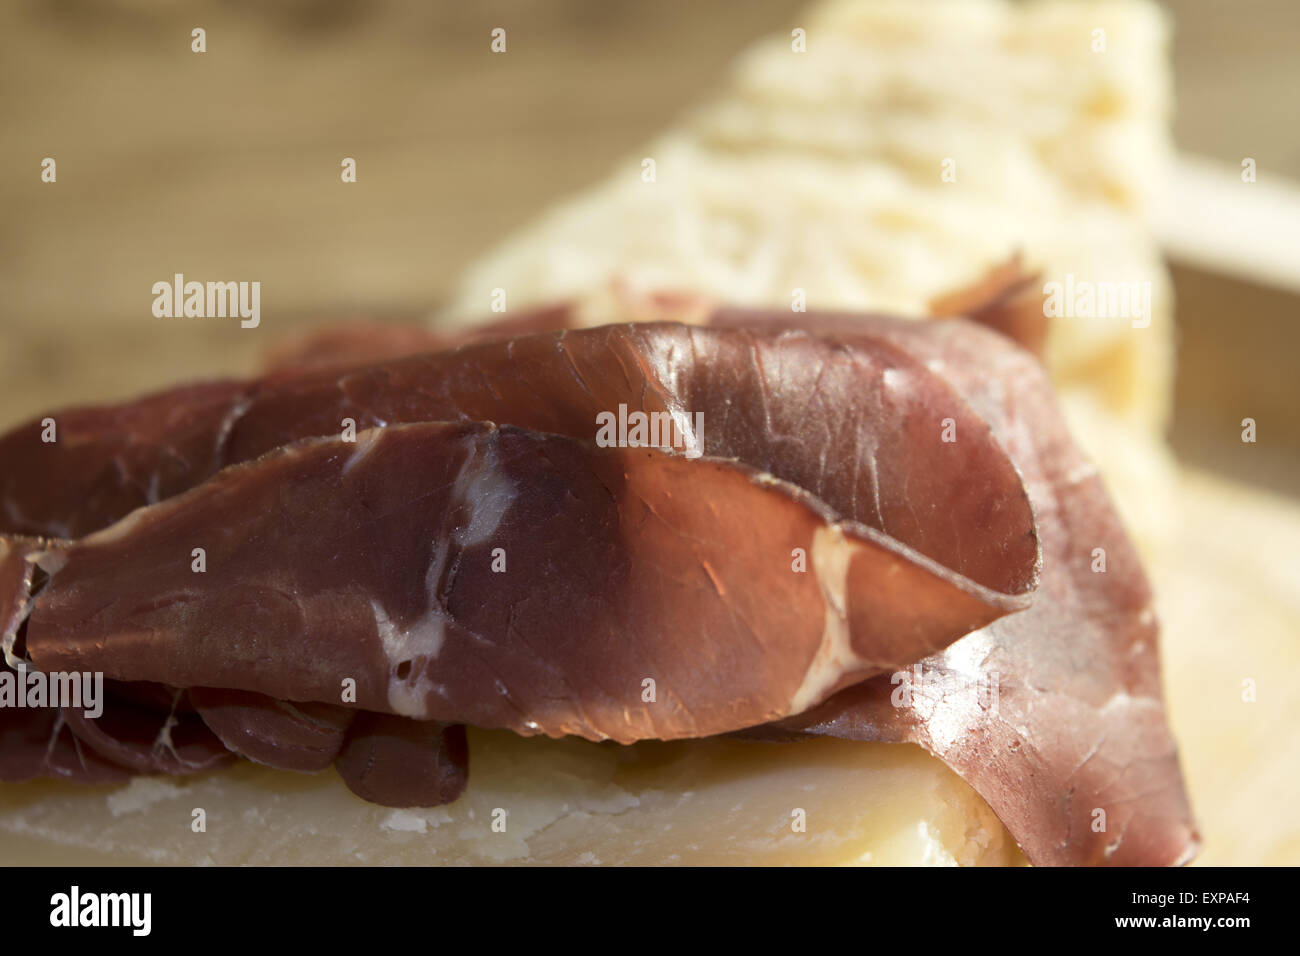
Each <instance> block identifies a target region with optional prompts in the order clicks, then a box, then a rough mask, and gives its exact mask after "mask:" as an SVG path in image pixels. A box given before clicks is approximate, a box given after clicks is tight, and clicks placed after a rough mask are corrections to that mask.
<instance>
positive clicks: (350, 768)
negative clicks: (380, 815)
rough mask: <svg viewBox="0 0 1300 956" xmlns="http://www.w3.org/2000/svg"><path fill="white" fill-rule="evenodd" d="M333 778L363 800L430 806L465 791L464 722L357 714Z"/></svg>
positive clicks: (382, 803)
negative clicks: (440, 721) (337, 776)
mask: <svg viewBox="0 0 1300 956" xmlns="http://www.w3.org/2000/svg"><path fill="white" fill-rule="evenodd" d="M335 766H336V767H337V768H338V771H339V776H341V777H342V778H343V782H344V783H346V784H347V785H348V789H349V790H351V791H352V792H353V793H355V794H356V795H357V796H358V797H360V798H361V799H363V800H368V801H370V802H371V803H378V804H380V805H381V806H385V807H435V806H438V805H440V804H444V803H451V802H452V801H453V800H455V799H456V798H457V797H459V796H460V795H461V792H462V791H463V790H464V789H465V780H466V772H467V770H468V766H469V745H468V743H467V742H466V739H465V728H464V726H448V725H446V724H440V723H438V722H437V721H433V720H409V719H407V718H405V717H394V716H392V715H390V714H374V713H361V714H358V715H357V719H356V721H355V722H354V723H353V725H352V729H351V731H350V732H349V733H348V737H347V742H346V743H345V744H344V746H343V752H342V753H341V754H340V755H339V759H338V762H337V763H336V764H335Z"/></svg>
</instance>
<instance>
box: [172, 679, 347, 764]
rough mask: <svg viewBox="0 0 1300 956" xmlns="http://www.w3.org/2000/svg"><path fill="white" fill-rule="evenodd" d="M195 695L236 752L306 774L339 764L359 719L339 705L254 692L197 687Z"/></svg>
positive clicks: (200, 708) (204, 713) (193, 698)
mask: <svg viewBox="0 0 1300 956" xmlns="http://www.w3.org/2000/svg"><path fill="white" fill-rule="evenodd" d="M189 696H190V702H191V703H192V704H193V705H194V708H195V710H197V711H198V713H199V715H200V716H201V717H202V718H203V720H204V722H205V723H206V724H207V725H208V727H209V728H211V730H212V732H213V733H214V734H216V735H217V736H218V737H219V738H221V742H222V743H223V744H225V745H226V747H228V748H229V749H230V750H231V751H232V752H233V753H237V754H239V755H240V756H241V757H247V758H248V759H249V760H252V761H255V762H256V763H261V764H266V765H267V766H268V767H276V768H278V769H280V770H297V771H299V772H301V773H314V772H315V771H317V770H324V769H325V768H327V767H328V766H329V765H330V764H332V763H333V762H334V759H335V758H336V757H337V756H338V755H339V751H341V750H342V749H343V741H344V740H345V738H346V736H347V730H348V727H349V726H350V725H351V724H352V718H353V716H354V715H355V712H354V711H352V710H350V709H348V708H346V707H340V706H336V705H333V704H318V703H300V704H291V703H289V702H288V701H283V700H276V699H275V698H273V697H267V696H265V695H263V694H253V693H249V692H248V691H238V690H218V689H216V688H212V687H195V688H192V689H191V690H190V692H189Z"/></svg>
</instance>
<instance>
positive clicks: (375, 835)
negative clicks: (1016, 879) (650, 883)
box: [0, 731, 1020, 865]
mask: <svg viewBox="0 0 1300 956" xmlns="http://www.w3.org/2000/svg"><path fill="white" fill-rule="evenodd" d="M470 752H471V770H470V785H469V789H468V791H467V792H466V793H465V795H464V796H463V797H462V798H461V799H460V800H459V801H457V802H456V803H454V804H452V805H450V806H447V807H442V808H437V809H432V810H414V811H406V810H399V811H394V810H388V809H384V808H382V807H376V806H372V805H368V804H365V803H363V802H362V801H360V800H358V799H357V798H356V797H354V796H352V794H350V793H349V792H348V791H347V789H346V788H345V787H344V786H343V785H342V783H341V782H340V781H339V779H338V777H337V776H336V775H335V774H334V772H333V771H328V772H326V773H323V774H319V775H315V776H301V775H294V774H285V773H277V772H274V771H270V770H266V769H263V768H257V767H252V766H247V765H246V766H241V767H239V768H236V769H234V770H231V771H227V772H223V773H217V774H210V775H207V776H205V777H203V778H201V779H182V780H168V779H161V778H154V779H147V780H146V779H138V780H136V781H134V782H132V783H130V784H127V785H121V786H116V787H108V788H103V787H97V788H93V789H92V788H79V787H74V786H69V785H60V784H49V783H37V784H28V785H23V786H11V787H0V834H3V836H2V837H0V863H4V864H13V863H37V862H48V863H55V862H58V863H79V862H85V863H103V862H110V861H111V862H119V863H124V862H133V863H137V862H138V863H183V864H205V863H216V864H236V863H263V864H275V863H299V864H349V863H358V864H376V863H406V864H424V863H427V864H452V863H459V864H466V863H488V864H506V863H509V864H526V863H534V864H538V863H554V864H566V865H567V864H593V865H595V864H682V865H690V864H840V863H857V864H917V863H920V864H933V865H957V864H1006V863H1012V862H1018V861H1019V859H1020V855H1019V852H1018V850H1017V849H1016V847H1015V844H1014V843H1013V842H1012V841H1011V840H1010V838H1009V837H1008V836H1007V834H1006V832H1005V831H1004V830H1003V828H1002V826H1001V825H1000V824H999V823H998V822H997V820H996V818H994V816H993V814H992V813H991V812H990V811H989V809H988V807H987V806H986V805H985V804H984V803H983V801H981V800H980V799H979V798H978V797H977V796H976V795H975V794H974V793H973V792H972V791H971V789H970V788H969V787H967V786H966V785H965V784H964V783H963V782H962V781H961V780H959V779H958V778H957V777H956V776H955V775H954V774H952V773H951V772H950V771H949V770H948V769H947V768H946V767H944V766H943V765H942V764H940V763H939V762H938V761H936V760H934V759H933V758H931V757H929V756H927V755H926V754H924V753H923V752H922V751H921V750H920V749H919V748H916V747H913V746H910V745H909V746H897V745H888V744H852V743H847V742H843V741H830V740H819V741H809V742H807V743H800V744H792V745H783V744H766V743H745V742H739V741H708V742H698V741H697V742H688V743H674V744H641V745H637V746H635V747H621V746H619V745H616V744H594V743H589V742H586V741H578V740H563V741H552V740H544V739H525V738H521V737H516V736H514V735H512V734H509V733H488V732H478V731H474V732H471V734H470ZM197 807H201V808H203V809H204V810H205V811H206V815H207V821H206V826H207V831H206V832H205V833H194V832H192V831H191V820H192V814H193V811H194V809H195V808H197ZM497 810H504V811H506V813H505V815H504V817H503V819H504V830H501V829H500V825H499V824H498V829H496V830H494V828H493V821H494V819H502V817H501V815H500V814H495V815H494V811H497ZM798 811H802V814H801V815H800V814H799V813H798ZM800 817H802V820H803V821H804V829H803V830H802V831H797V830H796V825H797V823H798V822H799V819H800Z"/></svg>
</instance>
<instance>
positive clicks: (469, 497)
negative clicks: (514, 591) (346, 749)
mask: <svg viewBox="0 0 1300 956" xmlns="http://www.w3.org/2000/svg"><path fill="white" fill-rule="evenodd" d="M466 441H467V444H468V446H469V455H468V456H467V457H466V459H465V463H464V464H463V465H462V466H461V469H460V472H459V473H458V474H457V476H456V480H455V482H454V484H453V485H452V494H451V499H450V501H449V503H448V506H449V508H450V509H451V510H452V511H453V512H456V511H460V510H462V509H466V508H468V510H469V518H468V520H467V521H466V522H465V523H464V524H463V525H462V526H460V527H458V528H456V530H455V531H454V532H453V533H452V536H451V539H450V540H449V539H444V540H441V541H438V542H436V543H435V544H434V548H433V553H432V555H431V557H430V559H429V568H428V570H427V571H426V572H425V576H424V586H425V593H426V610H425V612H424V614H423V615H422V616H421V617H420V618H419V619H418V620H416V621H414V622H412V623H411V624H410V625H409V626H408V627H405V628H402V627H399V626H398V625H396V624H394V623H393V621H392V620H391V619H390V618H389V616H388V612H387V611H386V610H385V609H384V607H383V606H382V605H381V604H380V603H379V602H378V601H374V600H372V601H371V602H370V607H371V609H372V611H373V612H374V615H375V628H376V630H377V631H378V633H379V639H380V641H381V642H382V644H383V648H384V653H385V655H386V656H387V657H388V663H389V676H388V703H389V706H390V707H392V708H393V710H394V711H395V712H396V713H399V714H402V715H404V716H407V717H416V718H420V717H425V716H427V707H426V700H427V698H428V694H429V691H430V690H432V689H433V686H434V682H433V680H432V678H431V677H430V676H429V673H428V663H429V662H430V661H432V660H434V659H436V658H437V657H438V654H439V653H440V652H441V651H442V645H443V642H444V640H445V639H446V634H447V622H448V615H447V613H446V612H445V611H444V610H443V607H442V603H441V602H440V601H439V600H438V582H439V581H441V580H442V573H443V569H444V568H445V567H446V565H447V558H448V556H449V555H450V552H451V540H454V541H455V543H456V545H457V547H458V549H464V548H469V547H473V546H475V545H479V544H482V543H483V542H485V541H487V540H489V539H490V538H491V537H492V535H493V534H494V533H495V532H496V530H497V528H498V527H499V526H500V524H501V519H502V518H503V517H504V516H505V513H506V512H507V511H509V510H510V506H511V505H512V504H513V503H514V500H515V498H516V497H517V495H518V489H517V488H516V487H515V485H514V484H513V483H512V482H511V481H510V479H509V478H507V477H506V476H505V474H504V472H503V471H502V469H501V462H500V459H499V457H498V454H497V443H496V440H495V435H493V436H491V437H490V438H489V439H488V440H486V441H482V440H479V439H476V438H475V437H473V436H471V437H470V438H468V439H467V440H466ZM368 450H369V449H367V451H368ZM360 451H361V449H358V452H360ZM406 662H409V663H410V673H409V674H407V676H406V678H405V679H401V678H399V677H398V676H397V669H398V667H399V666H400V665H401V664H403V663H406Z"/></svg>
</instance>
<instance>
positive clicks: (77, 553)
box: [26, 423, 1036, 743]
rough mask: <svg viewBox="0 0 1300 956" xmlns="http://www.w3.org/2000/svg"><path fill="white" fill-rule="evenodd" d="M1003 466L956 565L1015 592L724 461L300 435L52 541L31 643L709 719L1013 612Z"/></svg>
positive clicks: (432, 702)
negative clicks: (197, 566) (194, 563)
mask: <svg viewBox="0 0 1300 956" xmlns="http://www.w3.org/2000/svg"><path fill="white" fill-rule="evenodd" d="M935 441H936V442H937V441H938V438H937V437H936V439H935ZM969 444H970V448H971V449H974V448H976V447H977V445H978V442H977V441H976V440H975V439H974V438H972V440H971V442H970V443H969ZM989 447H990V449H992V447H993V446H989ZM965 458H966V456H965V455H963V456H962V460H965ZM1005 477H1006V480H1007V482H1008V484H1007V485H1006V487H1004V488H1003V489H1002V491H1003V495H1002V498H1001V499H1000V500H998V501H985V502H984V503H983V504H984V509H985V510H991V511H993V512H997V513H998V514H997V517H998V520H997V521H989V520H987V518H986V516H984V515H983V514H981V515H979V516H973V517H972V520H975V517H980V518H985V519H986V520H985V524H984V526H983V527H981V528H980V529H978V530H979V531H983V532H984V533H985V534H986V535H989V536H990V540H988V541H982V540H980V535H979V534H978V533H977V529H975V528H971V529H970V530H968V531H967V532H966V538H967V542H968V549H969V550H970V551H971V552H972V553H973V555H974V557H973V558H972V560H971V561H969V562H968V565H969V568H968V570H969V569H972V568H973V569H976V570H978V571H979V572H980V573H981V574H983V573H984V572H987V571H990V570H994V571H996V573H997V574H999V575H1001V574H1004V573H1005V570H1006V568H1005V567H1004V566H1002V565H1001V564H999V565H997V566H996V567H995V568H993V567H991V566H986V565H984V564H981V563H980V560H979V559H980V556H981V555H982V554H983V553H985V552H987V553H997V554H1002V553H1005V552H1006V551H1008V550H1010V551H1012V553H1015V551H1016V549H1019V553H1020V555H1021V565H1020V567H1019V568H1018V569H1016V570H1017V571H1018V573H1019V575H1020V577H1019V579H1018V582H1017V583H1018V584H1019V586H1020V589H1021V590H1020V591H1019V592H1017V593H1002V592H999V591H996V590H993V589H992V588H991V587H990V586H989V585H1001V584H1004V583H1005V582H1004V581H1003V580H1001V579H999V578H998V577H992V578H989V579H987V582H986V583H981V582H979V581H972V580H970V579H968V578H965V577H963V576H961V575H960V574H957V573H955V572H954V571H953V570H952V569H949V568H946V567H944V566H943V565H941V564H939V563H937V562H936V561H934V560H933V559H930V558H926V557H925V556H923V555H921V554H918V553H917V552H916V551H914V550H913V549H912V548H911V547H909V546H908V545H907V544H905V543H903V542H900V541H898V540H896V539H894V538H890V537H888V536H887V535H884V534H882V533H880V532H879V531H877V530H876V529H874V528H871V527H869V526H866V525H863V524H860V523H858V522H853V521H841V520H840V519H839V516H838V515H837V514H835V513H834V512H832V511H831V510H830V509H829V508H828V507H827V506H826V505H825V504H824V503H823V502H821V501H819V500H818V499H816V498H814V497H812V496H811V495H809V494H808V493H807V492H805V491H803V490H802V489H800V488H797V487H795V486H793V485H790V484H788V483H786V482H782V481H780V480H778V479H776V478H773V477H772V476H771V475H768V474H764V473H760V472H756V471H755V470H753V469H751V468H748V467H746V466H744V465H743V464H740V463H738V462H735V461H731V460H717V459H711V458H705V459H702V460H699V461H693V460H691V459H689V458H686V457H684V456H682V455H674V454H665V453H663V452H661V451H658V450H652V449H646V448H600V447H597V446H596V445H594V443H590V442H586V443H584V442H579V441H576V440H574V439H568V438H564V437H561V436H556V435H544V434H538V433H533V432H527V431H523V430H520V429H515V428H511V427H504V428H501V429H497V428H496V427H495V426H492V425H479V424H465V425H452V424H445V423H431V424H421V425H403V426H390V427H388V428H384V429H374V430H371V431H368V432H363V433H362V434H361V435H360V436H358V440H357V441H356V442H355V443H351V442H346V441H343V440H341V439H316V440H310V441H306V442H303V443H299V444H296V445H291V446H288V447H286V448H284V449H282V450H279V451H276V452H274V453H272V454H270V455H268V456H266V457H264V458H261V459H258V460H256V461H254V462H250V463H247V464H245V465H240V466H235V467H233V468H229V469H226V470H224V471H222V472H221V473H220V474H219V475H217V476H216V477H215V478H213V479H212V480H210V481H208V482H205V483H204V484H203V485H201V486H200V487H198V488H196V489H194V490H193V491H191V492H187V493H185V494H183V495H180V496H177V497H176V498H173V499H170V500H169V501H167V502H163V503H162V504H160V505H156V506H153V507H151V508H146V509H142V510H140V511H137V512H135V513H134V514H133V515H131V516H130V517H129V518H128V519H126V520H125V521H123V522H121V523H119V524H118V525H114V526H112V527H110V528H108V529H106V530H104V531H102V532H98V533H96V534H93V535H90V536H88V537H87V538H85V539H83V540H82V541H80V542H76V543H73V544H71V545H68V546H66V547H63V548H56V549H54V550H52V552H51V558H50V559H49V571H50V575H51V577H50V582H49V584H48V585H47V586H46V587H45V588H44V590H43V591H42V592H41V594H40V595H39V597H37V599H36V602H35V606H34V608H33V610H32V613H31V615H30V617H29V619H28V622H27V640H26V646H27V652H28V654H29V655H30V656H31V657H32V659H33V660H34V661H35V662H36V663H37V665H38V666H40V667H42V668H44V669H46V670H92V671H103V672H104V673H106V674H108V675H109V676H111V677H113V678H114V679H117V680H127V681H158V682H162V683H166V684H169V685H173V686H178V687H220V688H233V689H237V690H243V691H252V692H256V693H261V694H265V695H267V696H271V697H275V698H278V699H284V700H292V701H319V702H337V701H338V700H339V699H340V691H341V687H342V683H343V682H344V681H345V680H351V681H352V682H354V684H355V689H356V695H355V703H356V705H357V706H358V707H360V708H361V709H364V710H370V711H377V712H384V713H390V714H397V715H402V716H407V717H414V718H418V719H422V720H439V721H444V722H454V723H471V724H474V725H476V726H481V727H499V728H507V729H511V730H514V731H516V732H517V733H522V734H532V733H543V734H548V735H551V736H562V735H566V734H575V735H579V736H583V737H588V738H590V739H597V740H600V739H613V740H617V741H620V742H623V743H629V742H631V741H634V740H638V739H645V738H658V739H673V738H681V737H700V736H708V735H712V734H718V733H725V732H728V731H732V730H737V729H740V728H744V727H749V726H753V725H755V724H761V723H766V722H768V721H770V720H774V719H777V718H779V717H782V716H785V715H787V714H791V713H797V712H799V711H801V710H803V709H805V708H806V707H808V706H810V705H811V704H813V703H815V702H817V701H820V700H822V699H824V698H825V697H826V696H827V695H828V694H830V693H832V692H833V691H834V690H836V689H839V688H840V687H843V686H847V685H848V684H850V683H853V682H855V681H857V680H861V679H862V678H863V677H864V676H866V675H869V674H873V673H879V672H881V671H884V670H890V669H894V668H897V667H900V666H903V665H905V664H906V663H908V662H910V661H912V660H915V659H916V658H917V657H918V656H919V655H921V654H925V653H929V652H931V651H933V650H935V649H938V648H941V647H944V646H946V645H947V644H948V643H950V642H951V641H953V640H955V639H956V638H958V637H960V636H961V635H962V634H965V633H967V632H969V631H970V630H972V629H973V628H975V627H979V626H982V625H983V624H985V623H987V622H989V621H991V620H993V619H995V618H996V617H999V616H1001V615H1002V614H1004V613H1006V612H1007V611H1009V610H1016V609H1019V608H1021V607H1024V606H1025V605H1026V604H1027V601H1026V600H1025V597H1024V591H1025V590H1026V589H1027V588H1028V587H1029V586H1030V585H1031V583H1032V580H1033V575H1034V571H1035V564H1036V561H1035V558H1036V550H1035V548H1036V546H1035V545H1034V541H1033V537H1032V516H1031V514H1030V512H1029V509H1028V506H1027V504H1026V502H1025V500H1024V497H1023V493H1022V491H1021V488H1020V485H1019V481H1018V479H1016V478H1015V475H1014V472H1007V473H1006V475H1005ZM957 497H961V496H960V495H959V496H957ZM959 509H960V506H959V505H957V504H954V513H958V514H960V510H959ZM1004 517H1007V520H1002V519H1003V518H1004ZM931 518H932V520H933V521H934V522H935V523H938V524H940V525H942V527H945V528H946V527H948V520H949V518H950V514H949V513H942V514H941V513H938V512H932V513H931ZM990 532H996V533H1000V534H1004V535H1006V536H1007V537H1008V538H1009V539H1010V540H1009V541H998V540H996V537H995V536H993V535H992V534H990ZM927 535H928V537H933V536H934V532H928V531H927V529H926V528H925V527H924V526H922V530H921V531H920V532H919V533H917V534H916V535H915V537H917V538H919V539H925V538H926V537H927ZM1025 542H1028V546H1026V545H1025ZM191 545H193V547H201V548H204V550H205V562H206V570H205V571H204V572H202V573H201V574H196V573H195V572H194V571H193V569H192V567H191ZM494 562H500V563H499V565H498V566H497V567H496V569H495V570H494V568H493V565H494ZM795 567H804V568H806V571H804V572H798V571H796V570H794V568H795ZM886 584H887V587H886ZM647 679H649V680H652V681H654V682H655V683H656V684H657V685H658V686H659V687H660V688H661V689H662V692H661V695H656V697H655V699H650V700H647V699H646V696H645V695H644V691H645V683H644V682H645V681H646V680H647Z"/></svg>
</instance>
